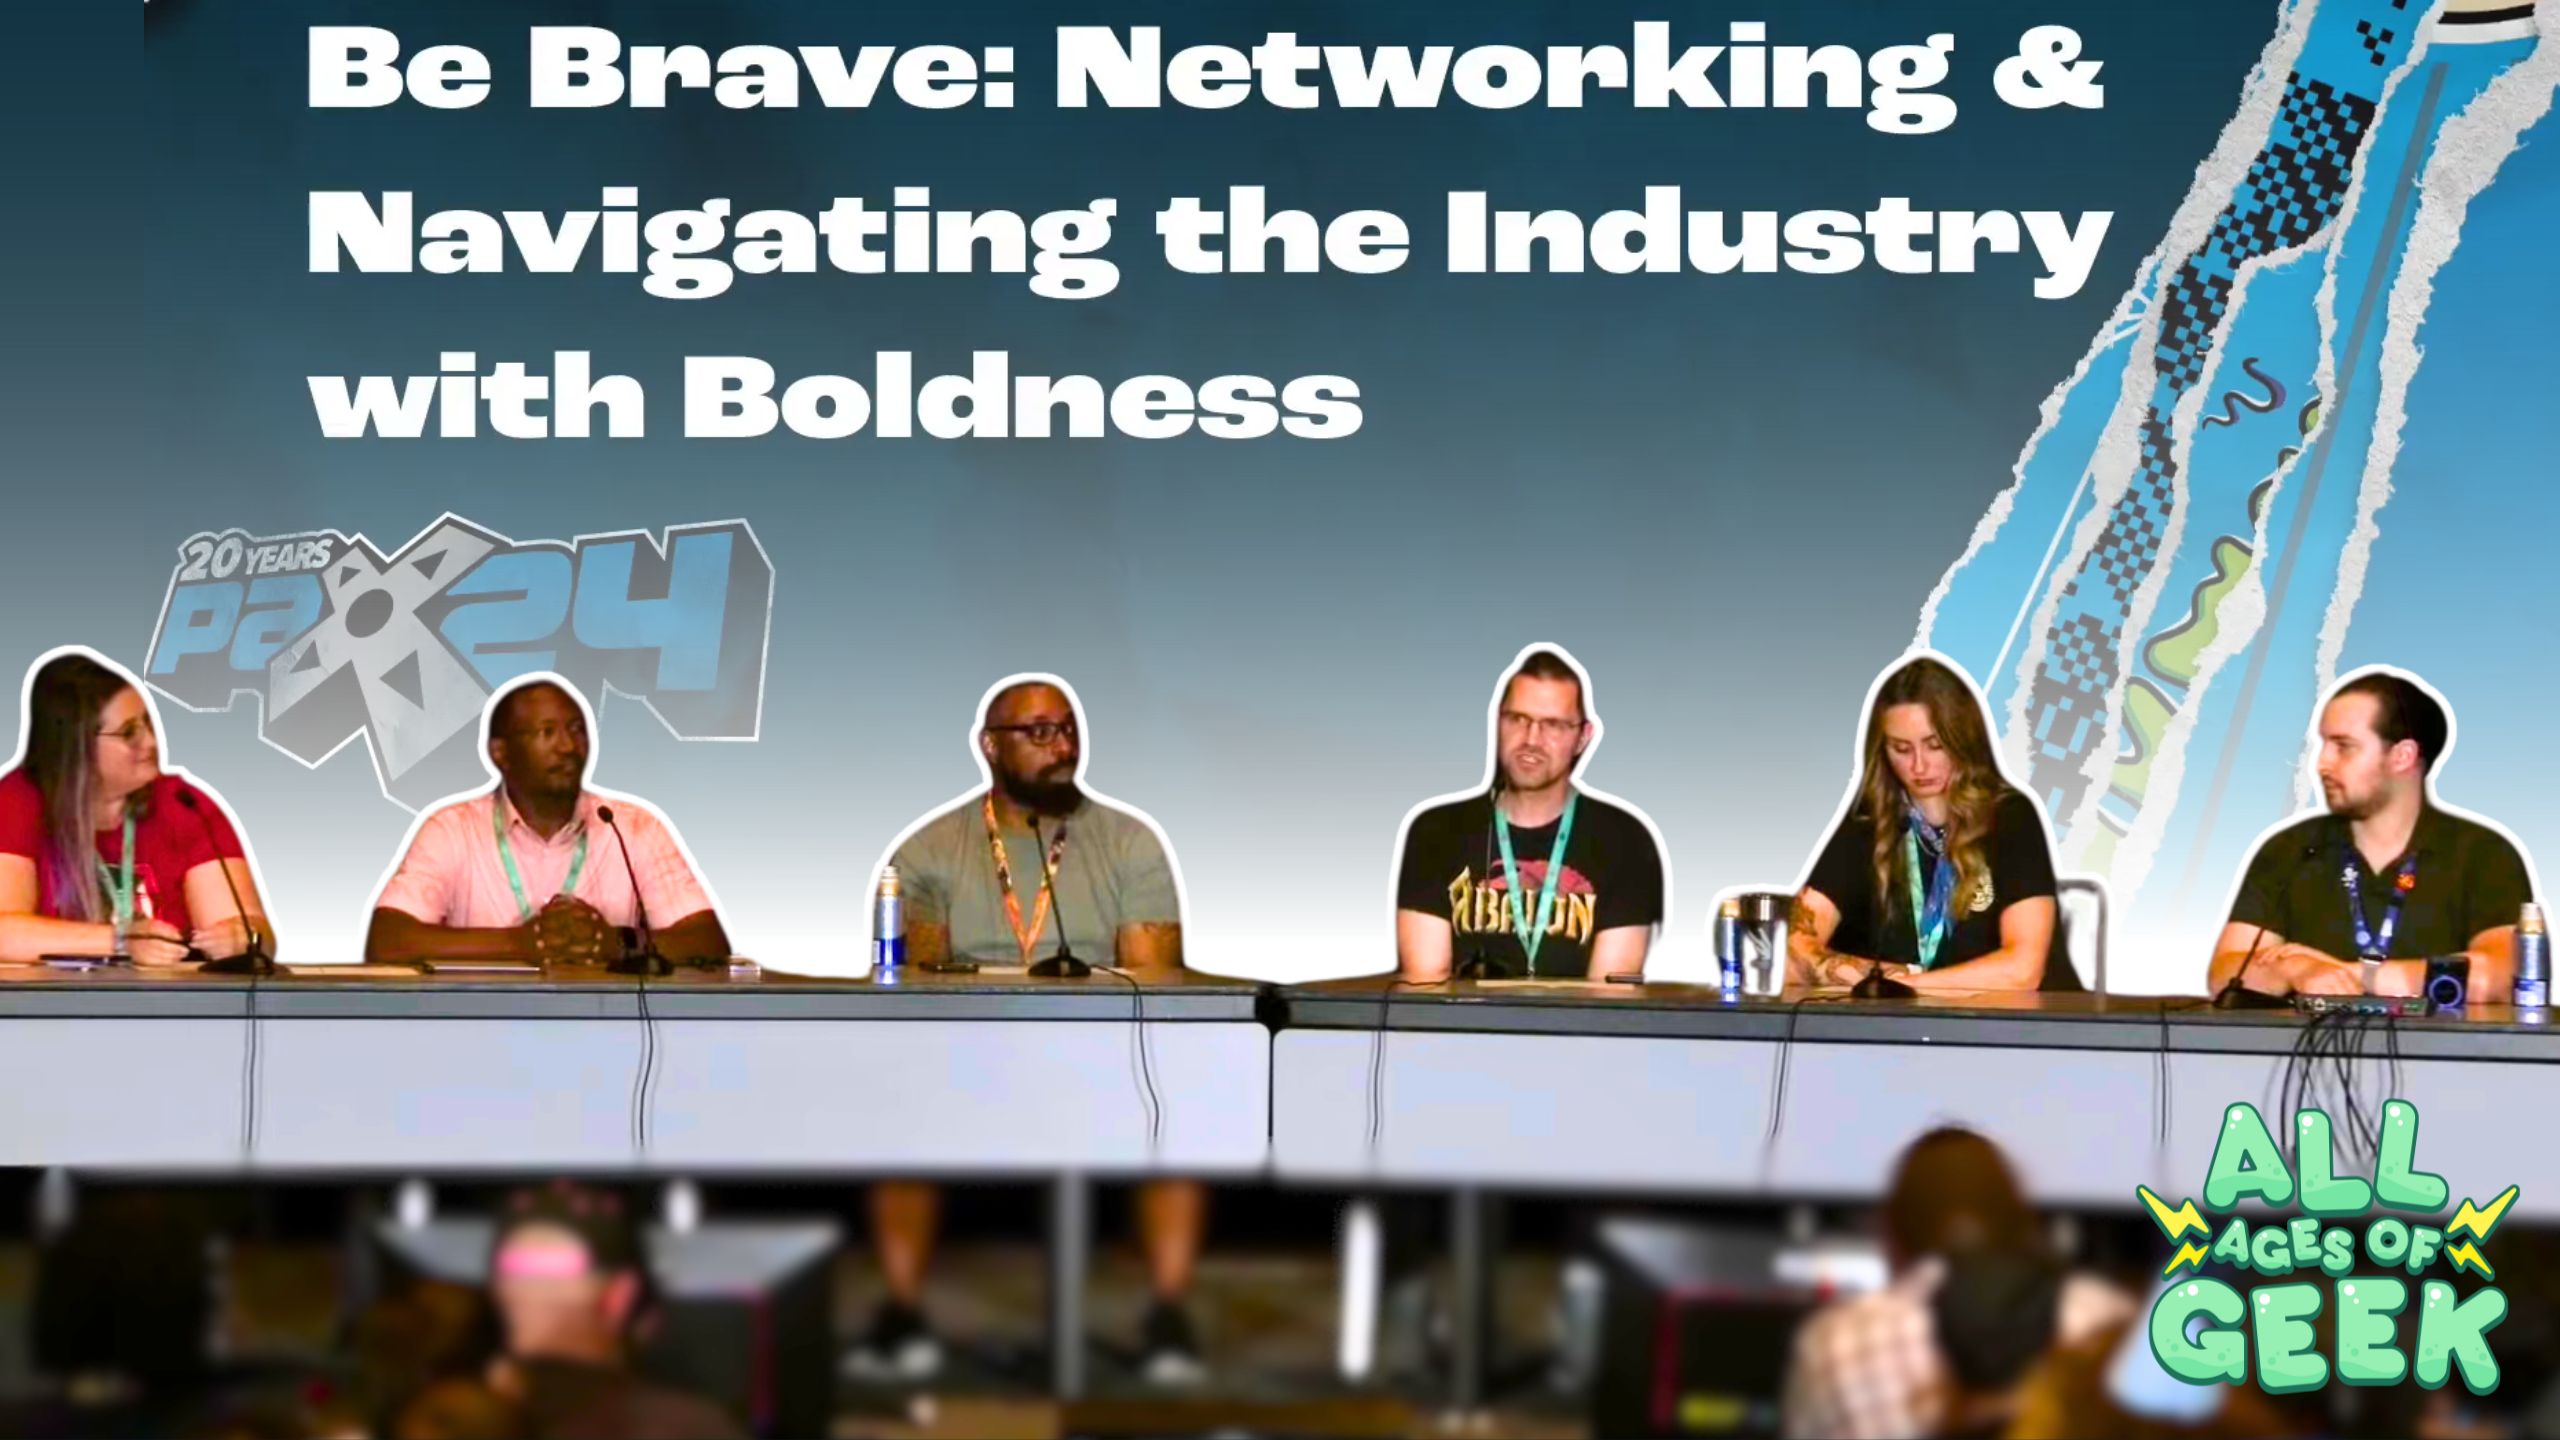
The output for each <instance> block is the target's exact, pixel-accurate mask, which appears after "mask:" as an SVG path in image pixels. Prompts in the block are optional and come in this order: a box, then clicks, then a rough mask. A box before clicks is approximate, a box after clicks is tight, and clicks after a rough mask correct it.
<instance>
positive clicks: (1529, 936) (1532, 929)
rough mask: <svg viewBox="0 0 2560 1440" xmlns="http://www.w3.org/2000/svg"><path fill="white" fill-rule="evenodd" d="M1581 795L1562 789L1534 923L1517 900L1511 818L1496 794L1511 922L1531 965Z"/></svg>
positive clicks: (1533, 965) (1552, 906)
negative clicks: (1561, 808)
mask: <svg viewBox="0 0 2560 1440" xmlns="http://www.w3.org/2000/svg"><path fill="white" fill-rule="evenodd" d="M1581 799H1582V793H1581V792H1580V791H1578V790H1569V791H1566V792H1565V797H1564V818H1563V819H1562V820H1559V821H1557V822H1556V845H1555V848H1554V849H1553V850H1550V851H1548V852H1547V879H1546V883H1545V884H1543V885H1540V886H1539V887H1538V923H1537V924H1536V925H1534V926H1533V925H1531V924H1530V923H1529V912H1528V909H1527V907H1525V906H1520V905H1518V904H1517V902H1518V901H1519V899H1520V867H1519V865H1518V864H1517V863H1515V862H1514V861H1513V860H1512V858H1511V821H1510V820H1509V819H1508V818H1506V817H1505V816H1504V815H1503V813H1502V800H1501V798H1500V797H1499V796H1497V797H1495V799H1494V802H1493V833H1494V834H1495V835H1496V836H1498V837H1500V838H1501V841H1502V874H1503V877H1504V878H1505V879H1507V880H1508V881H1509V882H1510V884H1511V898H1512V900H1513V902H1514V908H1513V910H1512V912H1511V923H1512V924H1513V925H1515V926H1517V927H1519V934H1520V948H1521V949H1523V950H1525V951H1527V952H1528V953H1529V966H1530V968H1531V969H1535V968H1537V964H1538V947H1539V946H1540V945H1542V944H1544V943H1546V938H1547V917H1548V916H1550V915H1552V914H1554V913H1555V905H1556V878H1557V877H1558V876H1561V875H1562V874H1564V847H1565V842H1567V841H1569V840H1571V839H1572V838H1573V807H1574V805H1575V804H1576V803H1578V802H1579V801H1580V800H1581Z"/></svg>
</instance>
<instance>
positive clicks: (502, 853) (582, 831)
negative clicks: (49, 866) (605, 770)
mask: <svg viewBox="0 0 2560 1440" xmlns="http://www.w3.org/2000/svg"><path fill="white" fill-rule="evenodd" d="M126 823H127V824H128V825H130V824H131V823H132V822H131V821H127V822H126ZM489 833H490V834H491V835H493V836H496V837H497V841H498V863H499V864H501V865H504V866H506V867H507V888H508V889H510V890H513V891H515V892H516V912H517V913H518V914H520V915H522V916H523V917H524V918H525V919H526V920H527V921H528V922H529V921H531V920H532V919H533V902H532V901H531V900H528V899H526V898H525V893H524V876H523V875H522V874H521V873H519V872H518V871H517V869H516V852H515V851H514V850H512V849H510V848H509V847H508V845H507V792H506V791H505V790H503V789H502V790H500V791H499V792H498V794H497V798H496V800H495V802H494V803H492V804H491V805H490V806H489ZM132 843H133V842H132V841H130V840H127V841H126V842H125V844H126V845H127V847H130V846H131V845H132ZM586 873H587V827H586V826H584V825H580V826H579V827H578V848H577V850H576V852H575V853H573V854H571V855H570V857H569V878H568V879H566V880H563V881H561V882H560V893H561V894H563V895H566V894H568V893H569V892H570V891H572V890H575V889H577V888H578V877H579V876H581V875H584V874H586Z"/></svg>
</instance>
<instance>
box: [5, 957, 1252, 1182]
mask: <svg viewBox="0 0 2560 1440" xmlns="http://www.w3.org/2000/svg"><path fill="white" fill-rule="evenodd" d="M1256 993H1257V992H1256V987H1254V986H1253V985H1251V984H1245V983H1232V982H1219V981H1213V980H1186V981H1183V982H1179V983H1172V984H1166V985H1158V986H1149V987H1148V988H1147V989H1146V991H1145V993H1144V995H1143V996H1136V995H1133V993H1132V991H1131V989H1130V987H1129V986H1127V985H1126V984H1124V983H1122V982H1120V981H1118V980H1115V979H1112V978H1110V977H1108V976H1105V975H1099V974H1097V975H1095V976H1093V977H1092V978H1090V979H1087V980H1083V981H1035V980H1029V979H1026V978H1025V977H1022V976H1020V975H985V976H927V975H922V974H915V975H911V976H909V977H908V978H907V980H906V981H905V982H904V983H902V984H901V985H899V986H897V987H894V988H891V987H885V986H873V985H870V984H868V983H863V982H843V981H793V980H783V979H776V978H767V979H765V980H763V981H761V982H752V983H731V982H729V981H727V980H726V979H725V978H724V977H721V976H719V975H717V974H708V975H706V974H700V973H687V974H680V975H678V976H675V977H672V978H669V979H666V980H659V981H652V982H650V983H649V984H648V985H647V986H646V987H645V989H644V988H643V987H640V986H638V985H636V984H635V983H634V982H633V981H631V980H629V979H625V978H620V977H607V976H602V975H594V976H589V977H586V978H579V979H558V978H533V977H525V978H516V977H505V978H498V977H485V978H477V979H462V978H451V979H435V978H426V977H414V978H413V977H405V976H403V977H388V978H366V977H362V976H356V975H344V976H336V977H332V978H316V977H312V976H310V975H309V972H305V974H304V975H302V976H297V977H293V978H284V979H276V980H270V981H267V982H265V983H263V984H261V985H260V986H258V987H257V989H256V990H255V991H254V992H253V991H252V990H251V989H250V988H249V987H248V985H247V984H246V983H245V982H243V981H239V980H230V979H221V978H215V977H202V976H171V977H165V978H164V977H154V976H150V975H134V974H119V975H114V976H106V975H102V974H97V973H92V974H87V975H77V976H69V975H44V976H43V977H42V978H39V979H35V980H32V981H31V982H30V983H0V1095H5V1096H7V1097H8V1098H7V1099H6V1100H5V1101H0V1164H6V1165H61V1166H73V1167H84V1168H111V1169H129V1170H151V1171H161V1172H187V1171H205V1170H253V1171H259V1172H305V1173H307V1172H332V1173H355V1174H363V1173H412V1172H420V1171H429V1172H452V1171H474V1170H477V1171H502V1172H510V1173H515V1172H524V1171H543V1172H554V1171H563V1170H572V1171H575V1170H615V1171H640V1172H663V1173H672V1174H681V1175H692V1176H704V1175H718V1174H722V1173H727V1172H743V1171H756V1172H764V1173H776V1172H783V1173H812V1174H828V1173H838V1174H936V1175H962V1174H1021V1175H1043V1174H1050V1173H1055V1172H1059V1171H1078V1172H1085V1173H1092V1174H1123V1173H1146V1172H1160V1173H1173V1174H1184V1175H1207V1176H1222V1175H1238V1174H1255V1173H1259V1172H1260V1171H1261V1169H1262V1168H1263V1165H1264V1163H1265V1160H1266V1156H1267V1153H1268V1144H1267V1137H1268V1130H1269V1113H1270V1090H1269V1080H1270V1066H1269V1056H1270V1033H1269V1031H1268V1030H1266V1029H1265V1028H1264V1027H1263V1026H1262V1025H1261V1024H1259V1023H1258V1022H1257V1021H1256V1020H1255V1018H1254V1004H1255V998H1256ZM644 1008H645V1012H646V1018H645V1019H644V1013H643V1012H644ZM1141 1012H1143V1015H1144V1020H1145V1024H1144V1044H1145V1059H1146V1062H1147V1072H1146V1073H1145V1074H1142V1072H1141V1068H1140V1065H1139V1058H1140V1052H1139V1043H1140V1026H1139V1024H1138V1018H1139V1015H1140V1013H1141ZM253 1013H254V1019H253V1018H252V1016H253ZM1149 1078H1151V1079H1152V1081H1153V1095H1152V1101H1151V1099H1150V1095H1149V1092H1148V1088H1147V1085H1146V1080H1147V1079H1149ZM1151 1105H1152V1107H1153V1108H1152V1110H1151ZM1151 1116H1152V1117H1153V1119H1152V1121H1151Z"/></svg>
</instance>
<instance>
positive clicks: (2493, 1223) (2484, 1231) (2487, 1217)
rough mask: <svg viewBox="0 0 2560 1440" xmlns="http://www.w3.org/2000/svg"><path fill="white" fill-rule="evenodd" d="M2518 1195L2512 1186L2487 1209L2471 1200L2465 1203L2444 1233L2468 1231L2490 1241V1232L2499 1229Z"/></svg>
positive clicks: (2451, 1233) (2490, 1203)
mask: <svg viewBox="0 0 2560 1440" xmlns="http://www.w3.org/2000/svg"><path fill="white" fill-rule="evenodd" d="M2516 1194H2517V1190H2516V1187H2515V1186H2513V1185H2510V1186H2508V1187H2507V1188H2506V1193H2504V1194H2502V1195H2500V1196H2499V1197H2498V1198H2497V1199H2495V1200H2492V1201H2490V1202H2489V1203H2488V1205H2487V1206H2485V1207H2483V1206H2480V1205H2477V1204H2474V1203H2473V1202H2471V1201H2469V1200H2465V1201H2463V1202H2462V1208H2461V1209H2459V1210H2456V1211H2454V1212H2453V1223H2452V1224H2450V1225H2447V1226H2446V1227H2444V1233H2446V1234H2447V1235H2459V1234H2461V1233H2462V1232H2463V1231H2466V1230H2468V1231H2470V1232H2471V1233H2472V1234H2473V1235H2476V1236H2478V1237H2479V1238H2481V1239H2483V1240H2486V1239H2488V1238H2489V1232H2490V1231H2492V1230H2495V1229H2497V1228H2498V1221H2499V1219H2500V1218H2501V1217H2502V1216H2504V1215H2505V1214H2506V1213H2507V1207H2508V1206H2510V1205H2513V1204H2514V1203H2516ZM2448 1253H2450V1252H2448Z"/></svg>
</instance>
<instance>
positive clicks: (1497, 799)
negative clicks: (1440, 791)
mask: <svg viewBox="0 0 2560 1440" xmlns="http://www.w3.org/2000/svg"><path fill="white" fill-rule="evenodd" d="M1485 798H1486V801H1487V808H1486V810H1485V819H1484V867H1483V868H1482V869H1480V870H1478V871H1477V872H1476V873H1477V874H1478V875H1481V876H1483V877H1484V879H1485V880H1487V881H1490V880H1492V879H1493V812H1494V809H1495V808H1497V807H1499V806H1500V805H1501V804H1502V784H1501V782H1500V781H1496V782H1494V786H1493V788H1492V790H1490V791H1488V792H1486V797H1485ZM1503 883H1504V884H1505V885H1507V886H1509V887H1510V889H1509V890H1508V891H1507V892H1505V893H1508V894H1517V893H1518V892H1519V889H1520V879H1519V877H1518V876H1516V875H1506V876H1505V877H1503ZM1453 938H1454V936H1453ZM1449 978H1450V979H1452V980H1509V979H1511V978H1513V977H1512V970H1511V967H1510V966H1508V965H1506V964H1504V963H1503V962H1501V961H1499V960H1496V959H1495V958H1493V949H1492V942H1491V940H1490V938H1489V937H1487V936H1486V935H1485V933H1484V932H1483V931H1480V930H1479V931H1477V932H1476V933H1475V934H1474V935H1472V936H1471V937H1469V938H1468V941H1467V954H1466V958H1465V959H1463V960H1460V961H1459V962H1458V963H1457V964H1456V965H1454V966H1452V967H1451V968H1450V971H1449Z"/></svg>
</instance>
